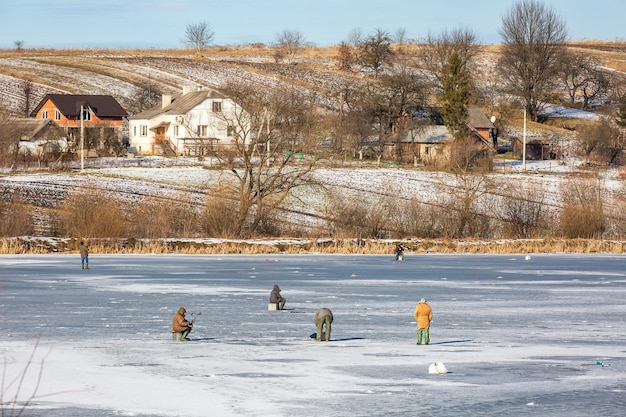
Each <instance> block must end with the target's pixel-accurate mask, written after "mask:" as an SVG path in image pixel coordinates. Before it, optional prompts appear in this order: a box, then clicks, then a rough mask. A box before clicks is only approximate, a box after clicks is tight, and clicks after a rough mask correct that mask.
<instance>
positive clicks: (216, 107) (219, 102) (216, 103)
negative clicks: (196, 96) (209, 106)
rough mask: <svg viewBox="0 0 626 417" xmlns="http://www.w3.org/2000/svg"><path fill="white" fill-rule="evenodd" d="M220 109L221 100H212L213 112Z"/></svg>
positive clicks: (218, 111)
mask: <svg viewBox="0 0 626 417" xmlns="http://www.w3.org/2000/svg"><path fill="white" fill-rule="evenodd" d="M221 111H222V102H221V101H214V102H213V113H220V112H221Z"/></svg>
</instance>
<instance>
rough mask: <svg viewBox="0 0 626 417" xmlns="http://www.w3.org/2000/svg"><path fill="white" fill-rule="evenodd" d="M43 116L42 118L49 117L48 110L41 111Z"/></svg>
mask: <svg viewBox="0 0 626 417" xmlns="http://www.w3.org/2000/svg"><path fill="white" fill-rule="evenodd" d="M41 118H42V119H47V118H48V110H44V111H42V112H41Z"/></svg>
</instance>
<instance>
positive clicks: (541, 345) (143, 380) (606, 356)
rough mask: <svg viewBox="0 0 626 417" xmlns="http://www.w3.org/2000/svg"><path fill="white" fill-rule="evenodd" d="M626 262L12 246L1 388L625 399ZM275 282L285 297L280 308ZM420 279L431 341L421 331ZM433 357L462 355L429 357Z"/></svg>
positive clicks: (381, 398) (260, 399) (352, 409)
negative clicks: (175, 323) (181, 317)
mask: <svg viewBox="0 0 626 417" xmlns="http://www.w3.org/2000/svg"><path fill="white" fill-rule="evenodd" d="M625 266H626V257H624V256H613V255H533V256H531V257H530V259H528V260H527V259H525V257H524V256H523V255H518V256H512V255H506V256H493V255H421V254H420V255H417V254H411V253H408V254H407V257H406V260H405V261H404V262H395V261H394V257H393V255H392V254H390V255H387V256H379V255H371V256H355V255H281V256H268V255H260V256H241V255H228V256H217V255H207V256H195V255H188V256H187V255H165V256H164V255H152V256H151V255H123V256H118V255H98V254H92V255H90V267H91V269H89V270H81V269H80V257H79V256H78V255H77V254H76V255H15V256H0V270H1V274H2V280H1V281H0V283H1V284H0V285H1V287H0V311H1V317H2V320H1V321H0V328H1V330H2V331H1V333H0V352H1V353H2V357H3V362H4V364H5V365H4V366H5V368H4V371H3V376H4V378H3V380H4V383H3V385H2V386H3V392H2V393H3V396H2V401H3V402H5V403H10V402H12V399H13V398H14V396H15V395H16V393H17V395H18V403H19V402H20V401H25V400H27V399H28V398H29V397H30V396H31V395H32V394H33V393H35V394H36V395H35V397H34V399H33V402H32V405H30V406H29V410H30V411H31V413H30V414H29V415H31V416H47V417H49V416H64V417H67V416H70V417H71V416H81V417H90V416H270V415H272V416H331V415H332V416H382V415H385V416H461V415H463V416H470V415H471V416H495V415H507V416H589V415H598V416H622V415H624V410H626V394H625V391H626V372H625V370H624V363H625V361H624V358H625V357H626V347H625V346H626V343H625V342H626V305H625V300H626V268H625ZM274 284H278V285H279V286H280V287H281V289H282V294H283V296H284V297H286V298H287V305H286V308H287V310H286V311H268V310H267V301H268V298H269V293H270V291H271V289H272V286H273V285H274ZM421 297H426V298H427V299H428V300H429V303H430V304H431V307H432V309H433V313H434V319H433V323H432V327H431V335H432V343H431V345H428V346H424V345H421V346H417V345H416V344H415V342H416V332H415V321H414V319H413V317H412V313H413V309H414V308H415V306H416V304H417V302H418V300H419V299H420V298H421ZM180 306H184V307H186V309H187V311H188V314H187V316H188V318H190V317H191V316H190V313H196V315H195V317H196V327H195V328H194V331H193V332H192V333H191V337H192V341H191V342H188V343H184V342H172V341H171V334H170V323H171V318H172V316H173V314H174V313H175V312H176V310H177V309H178V307H180ZM320 307H329V308H331V309H332V311H333V313H334V316H335V321H334V322H333V327H332V329H333V330H332V340H331V341H330V342H327V343H324V342H321V343H316V342H313V341H312V340H311V339H310V338H309V335H310V334H311V333H313V332H314V331H315V328H314V325H313V322H312V320H313V313H314V311H315V310H316V309H317V308H320ZM38 339H39V344H38V346H37V347H36V349H35V345H36V343H37V340H38ZM33 350H34V352H35V357H34V359H33V360H32V361H30V366H29V367H28V369H27V372H26V378H25V379H24V381H23V383H21V385H20V383H19V379H18V378H17V377H19V375H21V374H22V373H23V371H24V369H25V367H26V365H27V364H28V363H29V358H30V355H31V353H32V352H33ZM597 361H601V362H602V363H603V365H597V364H596V363H597ZM434 362H443V363H444V364H445V366H446V367H447V369H448V371H449V372H448V373H447V374H444V375H437V374H429V373H428V367H429V365H430V364H431V363H434ZM39 371H41V372H42V374H41V377H40V378H39V377H38V375H39ZM38 380H39V386H38V387H36V384H37V382H38ZM35 391H36V392H35ZM10 407H11V406H10V405H5V406H4V408H5V410H7V409H8V410H10ZM18 407H19V404H18Z"/></svg>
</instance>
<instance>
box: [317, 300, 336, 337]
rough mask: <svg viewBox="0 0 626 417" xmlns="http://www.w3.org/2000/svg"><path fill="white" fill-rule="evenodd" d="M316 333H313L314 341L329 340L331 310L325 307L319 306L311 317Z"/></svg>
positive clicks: (331, 318) (331, 319) (331, 320)
mask: <svg viewBox="0 0 626 417" xmlns="http://www.w3.org/2000/svg"><path fill="white" fill-rule="evenodd" d="M313 322H314V323H315V327H316V329H317V333H316V334H315V341H316V342H321V341H326V342H328V341H329V340H330V324H331V323H332V322H333V312H332V311H330V310H329V309H327V308H320V309H319V310H317V311H316V312H315V317H314V318H313Z"/></svg>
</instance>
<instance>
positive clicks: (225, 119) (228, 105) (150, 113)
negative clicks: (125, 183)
mask: <svg viewBox="0 0 626 417" xmlns="http://www.w3.org/2000/svg"><path fill="white" fill-rule="evenodd" d="M241 115H242V111H241V109H240V108H239V106H238V105H237V104H236V103H235V102H234V101H233V100H231V99H230V98H228V97H226V96H224V95H223V94H221V93H219V92H218V91H215V90H211V89H204V88H200V89H193V88H191V87H184V88H183V92H182V94H180V95H176V96H172V95H169V94H165V95H163V96H162V99H161V104H159V105H158V106H155V107H153V108H151V109H148V110H146V111H143V112H141V113H138V114H135V115H133V116H131V117H129V142H130V148H129V149H131V150H132V151H134V152H136V153H138V154H144V155H166V156H175V155H186V156H203V155H206V154H208V153H209V152H210V150H212V149H215V148H216V147H219V146H222V145H227V144H230V143H232V142H233V140H234V133H235V131H234V129H236V128H239V126H235V125H236V124H238V123H241V122H242V117H241ZM235 119H236V120H237V123H235V122H234V121H235ZM243 119H245V118H243Z"/></svg>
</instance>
